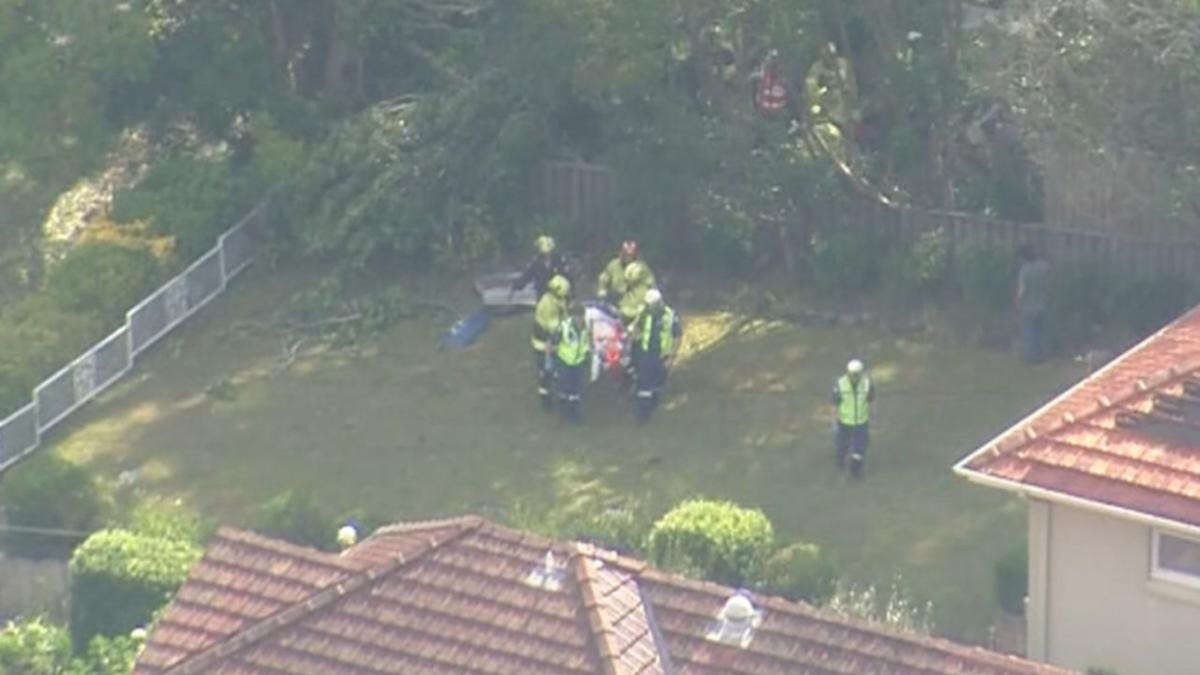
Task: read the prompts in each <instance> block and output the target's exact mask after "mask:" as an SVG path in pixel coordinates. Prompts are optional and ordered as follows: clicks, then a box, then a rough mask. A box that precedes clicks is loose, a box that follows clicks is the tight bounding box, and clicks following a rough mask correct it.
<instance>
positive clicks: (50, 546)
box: [0, 451, 109, 557]
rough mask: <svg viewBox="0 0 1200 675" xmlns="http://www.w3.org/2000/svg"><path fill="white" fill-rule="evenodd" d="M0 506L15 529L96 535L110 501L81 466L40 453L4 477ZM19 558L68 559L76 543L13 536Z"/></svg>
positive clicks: (0, 485)
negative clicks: (55, 556) (23, 528)
mask: <svg viewBox="0 0 1200 675" xmlns="http://www.w3.org/2000/svg"><path fill="white" fill-rule="evenodd" d="M0 504H3V506H4V512H5V515H6V517H7V519H8V523H9V524H10V525H20V526H24V527H43V528H49V529H61V530H74V531H78V532H91V531H92V530H94V529H95V528H97V527H99V525H100V523H101V522H103V518H104V514H105V513H107V511H108V506H109V504H108V502H107V500H106V499H105V498H104V497H103V496H102V494H101V492H100V490H99V487H98V486H97V484H96V482H95V481H94V480H92V477H91V476H90V475H88V473H87V472H86V471H85V470H83V469H82V468H81V467H79V466H78V465H75V464H72V463H71V462H68V461H67V460H65V459H63V458H62V457H60V456H58V455H57V454H56V453H54V452H51V451H43V452H40V453H38V454H36V455H34V456H33V457H31V458H29V459H28V460H27V461H25V462H24V463H22V464H21V465H20V466H18V467H16V468H15V469H13V470H12V473H10V474H9V475H7V476H5V477H4V481H3V482H2V483H0ZM6 543H7V546H8V549H9V550H10V551H13V552H15V553H17V554H18V555H25V556H29V557H43V556H50V555H62V554H64V553H65V552H66V551H67V550H69V546H70V545H71V544H73V543H74V542H70V541H64V540H63V539H61V538H58V537H55V538H48V537H38V536H33V535H24V534H22V535H17V534H11V535H7V537H6Z"/></svg>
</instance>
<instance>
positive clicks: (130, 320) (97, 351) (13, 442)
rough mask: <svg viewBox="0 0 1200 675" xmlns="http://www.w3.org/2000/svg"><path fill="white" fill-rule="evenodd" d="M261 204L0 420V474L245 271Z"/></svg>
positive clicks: (263, 208)
mask: <svg viewBox="0 0 1200 675" xmlns="http://www.w3.org/2000/svg"><path fill="white" fill-rule="evenodd" d="M267 203H268V202H265V201H264V202H263V203H261V204H259V205H258V206H257V207H255V208H254V210H252V211H250V213H248V214H246V216H245V217H244V218H242V219H241V220H240V221H239V222H238V223H237V224H236V225H234V226H233V227H231V228H229V229H228V230H226V231H225V233H224V234H222V235H221V236H220V237H219V238H218V239H217V245H216V246H214V247H213V248H212V250H210V251H209V252H207V253H205V254H204V255H202V256H200V258H199V259H197V260H196V261H195V262H193V263H192V264H191V265H189V266H188V268H187V269H185V270H184V271H182V272H180V273H179V274H178V275H177V276H175V278H173V279H171V280H170V281H168V282H167V283H165V284H163V286H162V287H161V288H159V289H158V290H156V291H154V292H153V293H151V294H150V296H149V297H147V298H146V299H145V300H142V301H141V302H139V303H138V304H137V305H136V306H134V308H133V309H131V310H129V311H128V312H126V313H125V325H124V326H121V327H120V328H118V329H117V330H116V331H115V332H114V333H113V334H112V335H109V336H108V337H106V338H104V339H103V340H101V341H100V342H98V343H96V345H95V346H94V347H92V348H91V349H89V350H87V351H86V352H84V353H83V354H82V355H80V356H79V357H78V358H76V359H75V360H74V361H72V362H71V363H69V364H68V365H67V366H66V367H64V368H63V369H62V370H60V371H58V372H57V373H55V374H53V375H51V376H50V377H48V378H46V380H45V381H43V382H42V383H41V384H39V385H38V386H37V387H36V388H35V389H34V390H33V401H31V402H30V403H29V404H27V405H25V406H24V407H22V408H21V409H20V410H17V411H16V412H14V413H13V414H11V415H9V416H8V418H7V419H5V420H3V421H0V474H3V473H4V472H5V471H6V470H8V469H9V468H10V467H12V466H13V465H15V464H16V463H17V462H19V461H21V460H22V459H24V458H25V456H26V455H28V454H29V453H31V452H33V451H34V450H36V449H37V447H38V445H39V444H40V443H41V438H42V435H43V434H45V433H47V432H48V431H50V429H51V428H53V427H54V425H56V424H58V423H59V422H61V421H62V420H63V419H64V418H66V417H67V416H68V415H70V414H71V413H72V412H74V411H75V410H76V409H78V408H79V406H81V405H83V404H84V403H87V402H88V401H90V400H91V399H92V398H93V397H95V396H96V395H97V394H99V393H100V392H102V391H104V390H105V389H107V388H108V387H109V385H111V384H112V383H113V382H116V381H117V380H119V379H121V376H122V375H124V374H125V373H127V372H129V369H130V368H132V367H133V364H134V362H135V361H136V359H137V357H138V355H139V354H141V353H142V352H144V351H146V349H148V348H149V347H150V346H151V345H153V344H154V343H155V342H157V341H158V340H159V339H160V338H162V337H163V336H164V335H166V334H167V333H169V332H170V331H171V329H172V328H174V327H175V326H178V325H179V324H180V323H182V322H183V320H184V319H186V318H188V317H189V316H191V315H192V314H195V313H196V312H197V311H199V310H200V308H201V307H203V306H205V305H206V304H208V302H209V301H210V300H212V299H213V298H215V297H217V296H218V295H220V294H221V292H222V291H224V290H225V286H226V284H228V283H229V280H230V279H232V278H233V277H235V276H237V274H238V273H239V272H241V271H242V270H244V269H246V266H247V265H249V264H250V260H251V258H252V257H253V253H254V248H255V235H254V232H255V228H256V227H257V226H258V225H259V224H260V223H261V220H262V218H263V216H264V214H265V213H266V207H267Z"/></svg>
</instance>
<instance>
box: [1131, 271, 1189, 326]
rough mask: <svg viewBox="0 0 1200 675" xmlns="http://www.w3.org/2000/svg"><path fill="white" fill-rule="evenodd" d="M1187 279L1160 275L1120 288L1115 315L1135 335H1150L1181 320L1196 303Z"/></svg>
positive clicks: (1138, 280)
mask: <svg viewBox="0 0 1200 675" xmlns="http://www.w3.org/2000/svg"><path fill="white" fill-rule="evenodd" d="M1194 293H1195V291H1194V288H1193V287H1192V284H1191V283H1190V282H1189V281H1188V280H1187V279H1185V278H1183V277H1179V276H1174V275H1160V276H1156V277H1150V278H1140V279H1130V280H1128V281H1126V282H1124V283H1122V284H1120V285H1119V286H1118V287H1117V289H1116V292H1115V294H1114V297H1113V300H1112V315H1113V319H1114V320H1115V321H1119V322H1120V323H1121V324H1122V325H1123V326H1124V327H1125V328H1127V329H1128V330H1130V331H1132V332H1133V333H1134V334H1135V335H1139V336H1141V335H1147V334H1149V333H1150V332H1151V331H1153V330H1156V329H1158V328H1161V327H1162V326H1163V325H1165V324H1166V323H1167V322H1168V321H1171V320H1172V319H1174V318H1175V317H1177V316H1179V315H1180V314H1181V313H1182V312H1183V310H1185V309H1187V307H1188V304H1189V303H1190V302H1191V301H1192V300H1193V299H1194Z"/></svg>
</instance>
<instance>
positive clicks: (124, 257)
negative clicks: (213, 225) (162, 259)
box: [46, 241, 160, 326]
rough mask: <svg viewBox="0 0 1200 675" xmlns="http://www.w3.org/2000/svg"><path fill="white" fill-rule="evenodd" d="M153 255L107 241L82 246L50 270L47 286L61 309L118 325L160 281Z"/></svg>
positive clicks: (73, 250) (140, 249)
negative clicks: (93, 315) (86, 314)
mask: <svg viewBox="0 0 1200 675" xmlns="http://www.w3.org/2000/svg"><path fill="white" fill-rule="evenodd" d="M159 276H160V275H159V266H158V261H157V260H156V259H155V258H154V255H153V254H152V253H150V251H148V250H147V249H144V248H132V247H129V246H122V245H120V244H114V243H111V242H106V241H92V242H87V243H84V244H81V245H79V246H77V247H75V248H73V249H71V251H70V252H69V253H67V255H66V257H65V258H63V259H62V261H60V262H59V263H58V264H57V265H55V266H54V267H52V268H51V269H50V273H49V275H48V276H47V279H46V284H47V289H48V291H49V292H50V295H51V297H53V298H54V300H55V302H57V303H58V305H59V306H60V307H63V308H65V309H70V310H73V311H76V312H85V313H91V314H95V315H97V316H98V317H99V318H100V320H101V321H103V322H104V325H106V326H110V325H117V324H120V323H121V322H123V321H124V320H125V312H126V311H127V310H128V309H129V308H131V307H133V306H134V305H136V304H137V303H138V302H140V301H141V300H142V299H143V298H145V297H146V295H148V294H149V293H150V291H152V290H153V289H154V286H155V285H156V284H157V283H158V281H159Z"/></svg>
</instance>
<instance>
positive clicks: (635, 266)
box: [625, 260, 650, 284]
mask: <svg viewBox="0 0 1200 675" xmlns="http://www.w3.org/2000/svg"><path fill="white" fill-rule="evenodd" d="M649 271H650V270H648V269H646V263H644V262H642V261H640V260H634V261H633V262H631V263H629V264H628V265H626V266H625V281H626V282H628V283H631V284H636V283H637V282H639V281H641V280H642V279H645V278H646V274H647V273H648V272H649Z"/></svg>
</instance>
